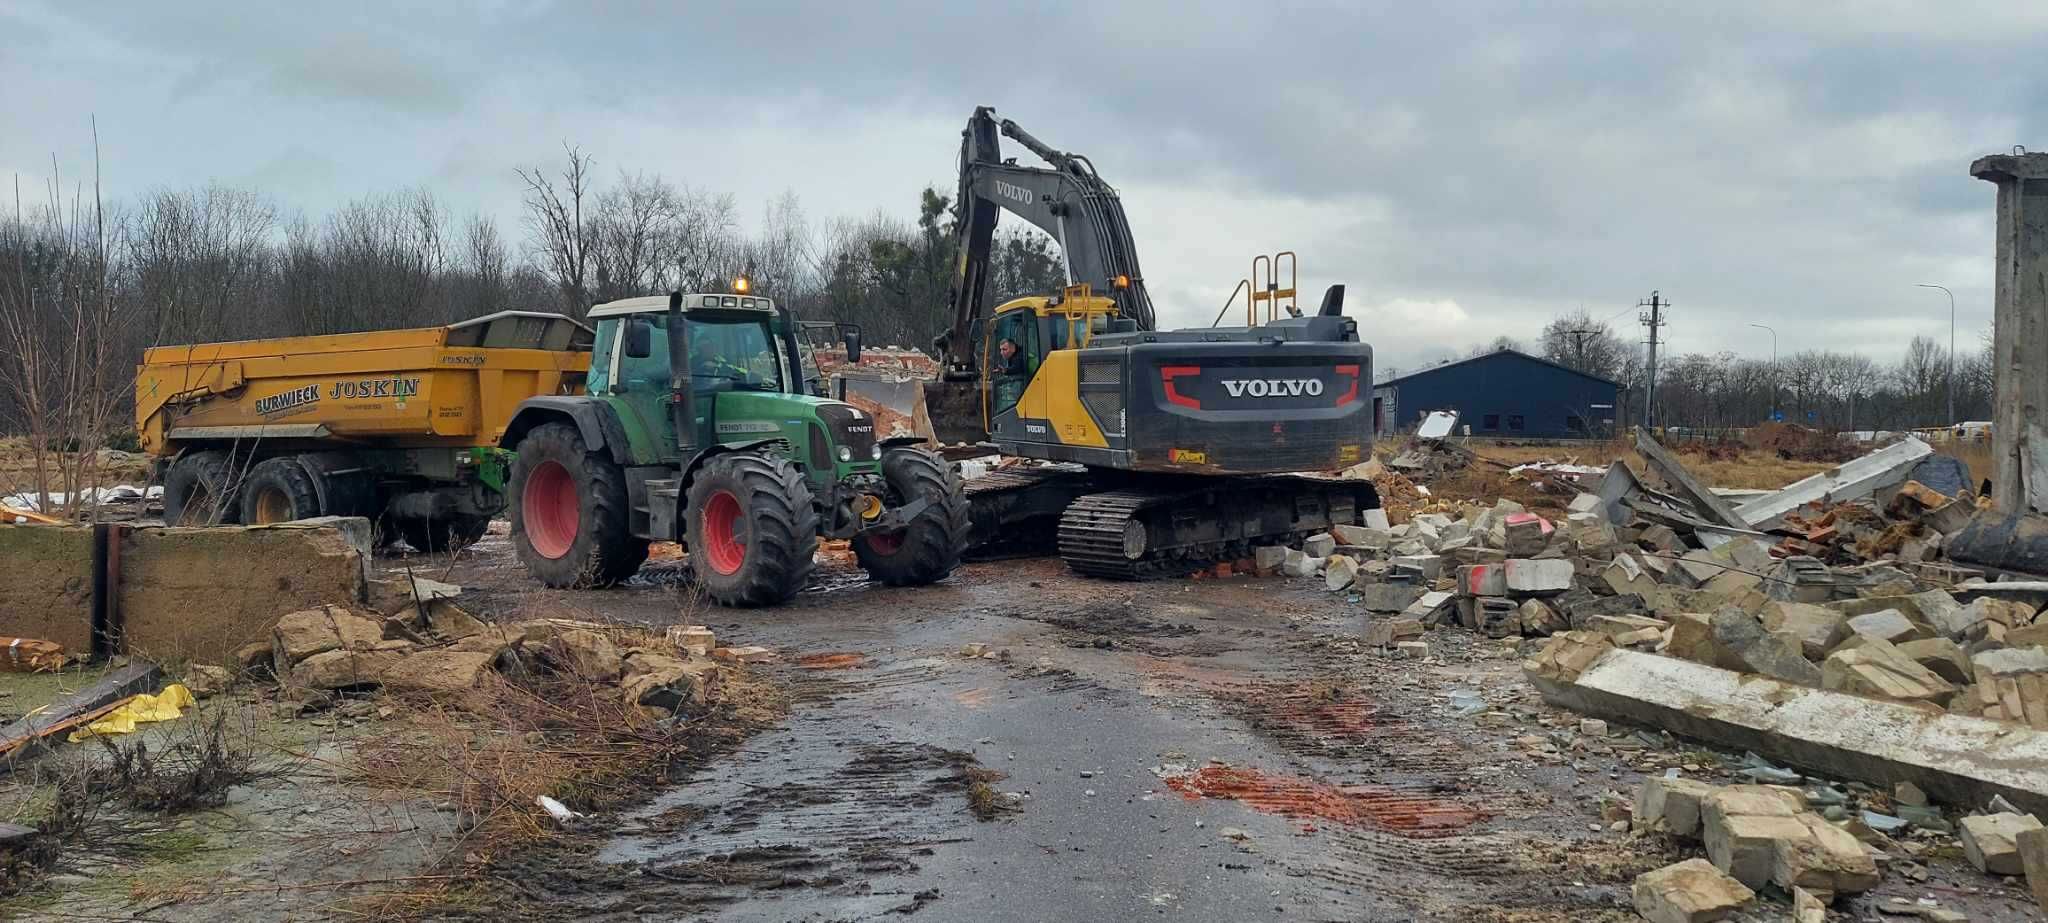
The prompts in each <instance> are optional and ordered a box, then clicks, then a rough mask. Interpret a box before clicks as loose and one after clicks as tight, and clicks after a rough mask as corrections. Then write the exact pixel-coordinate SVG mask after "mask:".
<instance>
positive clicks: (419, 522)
mask: <svg viewBox="0 0 2048 923" xmlns="http://www.w3.org/2000/svg"><path fill="white" fill-rule="evenodd" d="M490 527H491V517H489V516H454V517H449V518H444V519H407V520H403V521H400V522H399V523H398V526H397V528H398V535H399V537H400V538H403V539H405V543H406V544H408V545H411V546H412V550H414V551H417V552H419V553H421V554H439V553H441V552H448V551H460V550H462V549H464V548H467V547H469V546H471V545H474V544H476V540H477V539H480V538H483V537H484V533H485V532H486V531H488V530H489V529H490ZM635 569H636V570H637V568H635Z"/></svg>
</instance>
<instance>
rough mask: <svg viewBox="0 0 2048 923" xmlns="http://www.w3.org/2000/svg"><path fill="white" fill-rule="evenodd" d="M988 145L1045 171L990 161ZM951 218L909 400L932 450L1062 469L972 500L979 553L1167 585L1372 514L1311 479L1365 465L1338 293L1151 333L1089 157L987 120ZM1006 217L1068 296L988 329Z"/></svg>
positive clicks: (1355, 358) (1369, 433)
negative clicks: (919, 376) (1060, 269)
mask: <svg viewBox="0 0 2048 923" xmlns="http://www.w3.org/2000/svg"><path fill="white" fill-rule="evenodd" d="M999 134H1000V135H1001V136H1002V137H1007V138H1010V139H1011V140H1014V141H1016V142H1017V143H1019V144H1021V145H1023V146H1024V147H1025V148H1026V149H1028V150H1030V151H1031V152H1032V153H1033V154H1036V155H1037V156H1038V157H1040V158H1041V159H1043V160H1044V161H1045V163H1046V166H1044V167H1035V166H1020V165H1018V164H1017V163H1016V162H1015V161H1014V160H1004V159H1003V157H1002V151H1001V147H1000V141H999V139H998V135H999ZM955 201H956V203H957V204H956V206H955V207H956V209H958V211H957V214H956V219H957V221H956V228H957V234H958V235H959V247H960V261H959V264H958V269H957V272H956V275H955V278H954V282H953V286H952V324H951V326H950V328H949V329H948V330H947V331H946V333H945V334H943V335H942V336H940V337H939V338H938V339H937V340H936V341H935V343H934V345H935V346H936V347H937V348H938V350H939V352H940V353H941V354H942V356H943V357H944V369H943V370H942V372H941V375H940V377H939V378H938V379H936V380H934V381H930V382H927V383H926V386H925V387H926V398H925V401H926V406H927V408H928V410H929V412H930V415H931V420H932V425H933V429H934V431H935V434H936V435H937V436H938V438H939V441H941V442H942V443H950V444H980V445H987V446H991V447H993V449H994V450H995V451H998V452H1000V453H1001V454H1003V455H1009V456H1017V457H1023V458H1029V459H1038V460H1042V461H1046V462H1053V463H1058V464H1052V465H1042V466H1034V467H1025V466H1015V467H1008V468H1002V469H998V470H997V471H995V472H992V473H991V474H988V475H985V476H983V477H980V478H976V479H974V481H972V482H970V484H969V487H968V499H969V502H970V510H971V519H972V520H973V523H974V530H973V531H974V535H975V544H976V546H977V549H978V550H980V551H981V552H983V553H990V552H997V553H1000V552H1003V551H1010V550H1015V549H1018V548H1020V547H1024V548H1028V547H1032V546H1037V545H1043V544H1044V543H1045V542H1046V540H1047V539H1048V538H1050V539H1051V540H1052V541H1053V542H1055V543H1056V545H1057V547H1058V549H1059V553H1060V555H1061V557H1063V558H1064V559H1065V560H1066V561H1067V563H1068V565H1069V566H1071V567H1072V568H1073V569H1074V570H1076V571H1078V572H1080V573H1083V574H1089V575H1093V576H1101V577H1111V578H1124V579H1134V578H1143V577H1151V576H1170V575H1174V574H1180V573H1186V572H1189V571H1191V570H1195V569H1199V568H1201V567H1203V566H1206V565H1208V564H1210V563H1213V562H1215V561H1223V560H1235V559H1238V558H1242V557H1244V556H1247V555H1249V554H1250V553H1251V549H1252V547H1254V546H1256V545H1262V544H1276V543H1284V542H1291V541H1294V540H1296V539H1298V538H1301V537H1303V536H1306V535H1309V534H1313V533H1315V532H1320V531H1324V530H1327V529H1328V528H1329V527H1330V526H1332V525H1337V524H1359V523H1362V522H1363V514H1364V512H1365V511H1366V510H1369V509H1373V508H1376V507H1378V505H1379V496H1378V494H1377V493H1376V492H1375V491H1374V489H1373V486H1372V484H1371V483H1370V482H1367V481H1362V480H1340V479H1336V478H1332V477H1326V476H1317V474H1316V473H1319V472H1331V471H1335V470H1337V469H1340V468H1343V467H1346V466H1349V465H1352V464H1356V463H1358V462H1360V461H1362V460H1364V459H1365V458H1367V457H1369V455H1370V453H1371V449H1372V438H1373V414H1372V412H1371V407H1372V398H1371V390H1372V347H1371V346H1369V345H1367V344H1365V343H1363V342H1360V340H1359V337H1358V324H1357V322H1356V321H1354V320H1352V319H1351V318H1348V317H1345V316H1344V315H1343V300H1344V288H1343V286H1341V285H1336V286H1331V287H1330V289H1329V291H1328V292H1327V293H1326V294H1325V295H1324V298H1323V301H1322V305H1321V307H1320V309H1319V310H1317V311H1316V312H1315V313H1314V314H1312V315H1304V314H1302V312H1300V311H1299V310H1298V309H1296V310H1288V311H1285V312H1283V311H1281V310H1279V308H1280V306H1281V299H1279V298H1276V297H1274V296H1275V295H1277V294H1278V292H1277V291H1276V286H1274V285H1270V284H1269V285H1267V286H1265V287H1264V288H1263V289H1260V288H1257V287H1253V298H1252V299H1251V300H1249V301H1248V302H1247V306H1248V308H1249V309H1251V310H1248V311H1247V314H1248V316H1247V318H1246V319H1247V321H1248V323H1247V324H1246V325H1245V326H1243V327H1219V326H1210V327H1202V328H1193V329H1186V330H1158V329H1155V327H1156V318H1155V314H1154V312H1153V309H1152V301H1151V297H1150V295H1148V294H1147V292H1146V289H1145V278H1144V274H1143V273H1142V272H1141V271H1140V270H1139V267H1138V258H1137V250H1136V247H1135V245H1134V244H1133V243H1132V241H1131V235H1130V229H1129V225H1128V224H1127V222H1126V221H1125V218H1124V211H1123V205H1122V202H1121V200H1120V199H1119V198H1118V196H1117V194H1116V190H1114V189H1113V188H1111V187H1110V186H1109V184H1108V183H1106V182H1104V181H1103V180H1102V178H1101V177H1100V176H1099V175H1097V173H1096V172H1095V167H1094V165H1093V164H1092V163H1090V162H1089V161H1088V159H1087V158H1086V157H1083V156H1080V155H1078V154H1070V153H1067V152H1064V151H1060V150H1056V149H1054V148H1052V147H1051V146H1049V145H1046V144H1045V143H1043V142H1041V141H1039V140H1038V139H1036V138H1034V137H1032V136H1031V135H1030V134H1029V133H1027V132H1025V131H1024V130H1023V129H1022V128H1019V127H1018V126H1017V124H1016V123H1015V122H1011V121H1009V120H1007V119H1002V120H998V119H997V118H996V114H995V111H994V110H993V109H990V108H988V107H986V106H983V107H980V108H977V109H976V110H975V111H974V115H973V117H972V118H971V119H970V120H969V121H968V124H967V128H966V130H965V131H963V132H962V140H961V150H960V177H959V192H958V197H957V198H956V200H955ZM1002 211H1008V212H1010V213H1011V214H1013V215H1016V216H1018V217H1021V218H1023V219H1024V220H1026V221H1028V222H1030V223H1031V224H1033V225H1035V226H1037V227H1038V228H1040V229H1042V230H1044V231H1045V232H1046V233H1047V234H1050V235H1051V236H1052V237H1053V239H1054V240H1055V241H1057V242H1058V243H1059V245H1060V250H1061V254H1062V258H1063V259H1064V261H1065V267H1066V283H1067V284H1066V286H1065V287H1064V288H1063V289H1062V290H1061V291H1059V292H1057V293H1049V294H1046V295H1039V296H1031V297H1025V298H1018V299H1014V300H1012V301H1008V302H1005V303H1003V304H1001V305H997V306H995V308H994V310H993V311H987V310H985V308H984V301H985V299H986V292H987V288H988V274H989V268H990V257H991V250H992V241H993V238H994V233H995V226H996V218H997V216H998V214H999V213H1000V212H1002ZM1254 266H1255V270H1254V272H1255V274H1256V272H1257V269H1256V267H1257V263H1256V262H1255V264H1254ZM1274 268H1275V267H1274V266H1273V264H1272V263H1268V264H1267V265H1266V271H1267V278H1268V279H1269V280H1271V279H1274V278H1277V276H1275V275H1274V272H1273V270H1274ZM1262 297H1263V298H1264V299H1265V300H1264V301H1263V304H1262V303H1261V301H1260V299H1261V298H1262ZM1259 307H1263V308H1264V310H1265V312H1266V313H1265V316H1264V317H1260V316H1258V313H1257V308H1259ZM1227 309H1228V305H1226V310H1227ZM1283 314H1284V315H1285V316H1283ZM1218 319H1219V321H1220V320H1221V315H1219V316H1218Z"/></svg>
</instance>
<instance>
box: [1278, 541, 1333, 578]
mask: <svg viewBox="0 0 2048 923" xmlns="http://www.w3.org/2000/svg"><path fill="white" fill-rule="evenodd" d="M1322 570H1323V559H1322V558H1318V557H1312V556H1310V555H1307V554H1304V553H1302V552H1300V551H1296V550H1294V549H1291V548H1290V549H1288V551H1287V560H1286V561H1285V562H1283V563H1282V564H1281V565H1280V572H1281V573H1283V574H1286V575H1287V576H1289V577H1313V576H1315V575H1316V574H1319V573H1321V572H1322Z"/></svg>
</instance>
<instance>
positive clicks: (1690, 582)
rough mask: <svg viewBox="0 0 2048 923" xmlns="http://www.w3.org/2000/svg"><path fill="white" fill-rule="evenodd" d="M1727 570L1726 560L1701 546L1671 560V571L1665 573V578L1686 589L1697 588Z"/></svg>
mask: <svg viewBox="0 0 2048 923" xmlns="http://www.w3.org/2000/svg"><path fill="white" fill-rule="evenodd" d="M1727 572H1728V564H1727V562H1724V561H1721V560H1720V559H1718V558H1716V557H1715V556H1714V553H1713V552H1711V551H1708V550H1706V549H1704V548H1702V549H1699V550H1696V551H1690V552H1687V553H1686V554H1685V555H1684V556H1682V557H1680V558H1679V559H1678V560H1677V561H1674V562H1672V565H1671V571H1670V573H1668V574H1666V575H1665V580H1666V582H1669V583H1674V584H1677V585H1678V586H1681V587H1684V588H1686V589H1699V588H1700V587H1702V586H1705V585H1706V583H1707V581H1709V580H1712V579H1714V578H1715V577H1719V576H1721V575H1722V574H1724V573H1727Z"/></svg>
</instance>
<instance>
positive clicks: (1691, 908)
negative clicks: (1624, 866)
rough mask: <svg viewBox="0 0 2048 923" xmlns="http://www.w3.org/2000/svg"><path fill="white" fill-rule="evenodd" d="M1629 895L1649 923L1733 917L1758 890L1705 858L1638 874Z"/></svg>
mask: <svg viewBox="0 0 2048 923" xmlns="http://www.w3.org/2000/svg"><path fill="white" fill-rule="evenodd" d="M1629 896H1630V897H1631V898H1632V899H1633V900H1634V903H1635V908H1636V913H1638V914H1641V915H1642V917H1643V919H1645V920H1648V921H1649V923H1713V921H1716V920H1725V919H1727V918H1728V917H1730V916H1732V915H1733V914H1734V913H1735V911H1737V910H1738V909H1741V908H1742V906H1743V905H1745V904H1748V903H1749V902H1750V901H1751V900H1754V899H1755V898H1756V892H1755V891H1752V890H1750V888H1749V887H1748V886H1746V885H1744V884H1743V883H1742V882H1740V881H1737V880H1736V879H1734V878H1731V877H1729V876H1728V875H1726V874H1724V873H1722V871H1721V870H1720V869H1717V868H1715V867H1714V864H1713V863H1711V862H1708V861H1707V860H1705V859H1687V860H1685V861H1684V862H1680V863H1677V864H1675V865H1667V866H1665V867H1663V868H1661V869H1657V870H1655V871H1650V872H1644V873H1643V874H1641V875H1637V876H1636V880H1635V884H1634V885H1632V886H1631V887H1630V888H1629Z"/></svg>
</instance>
